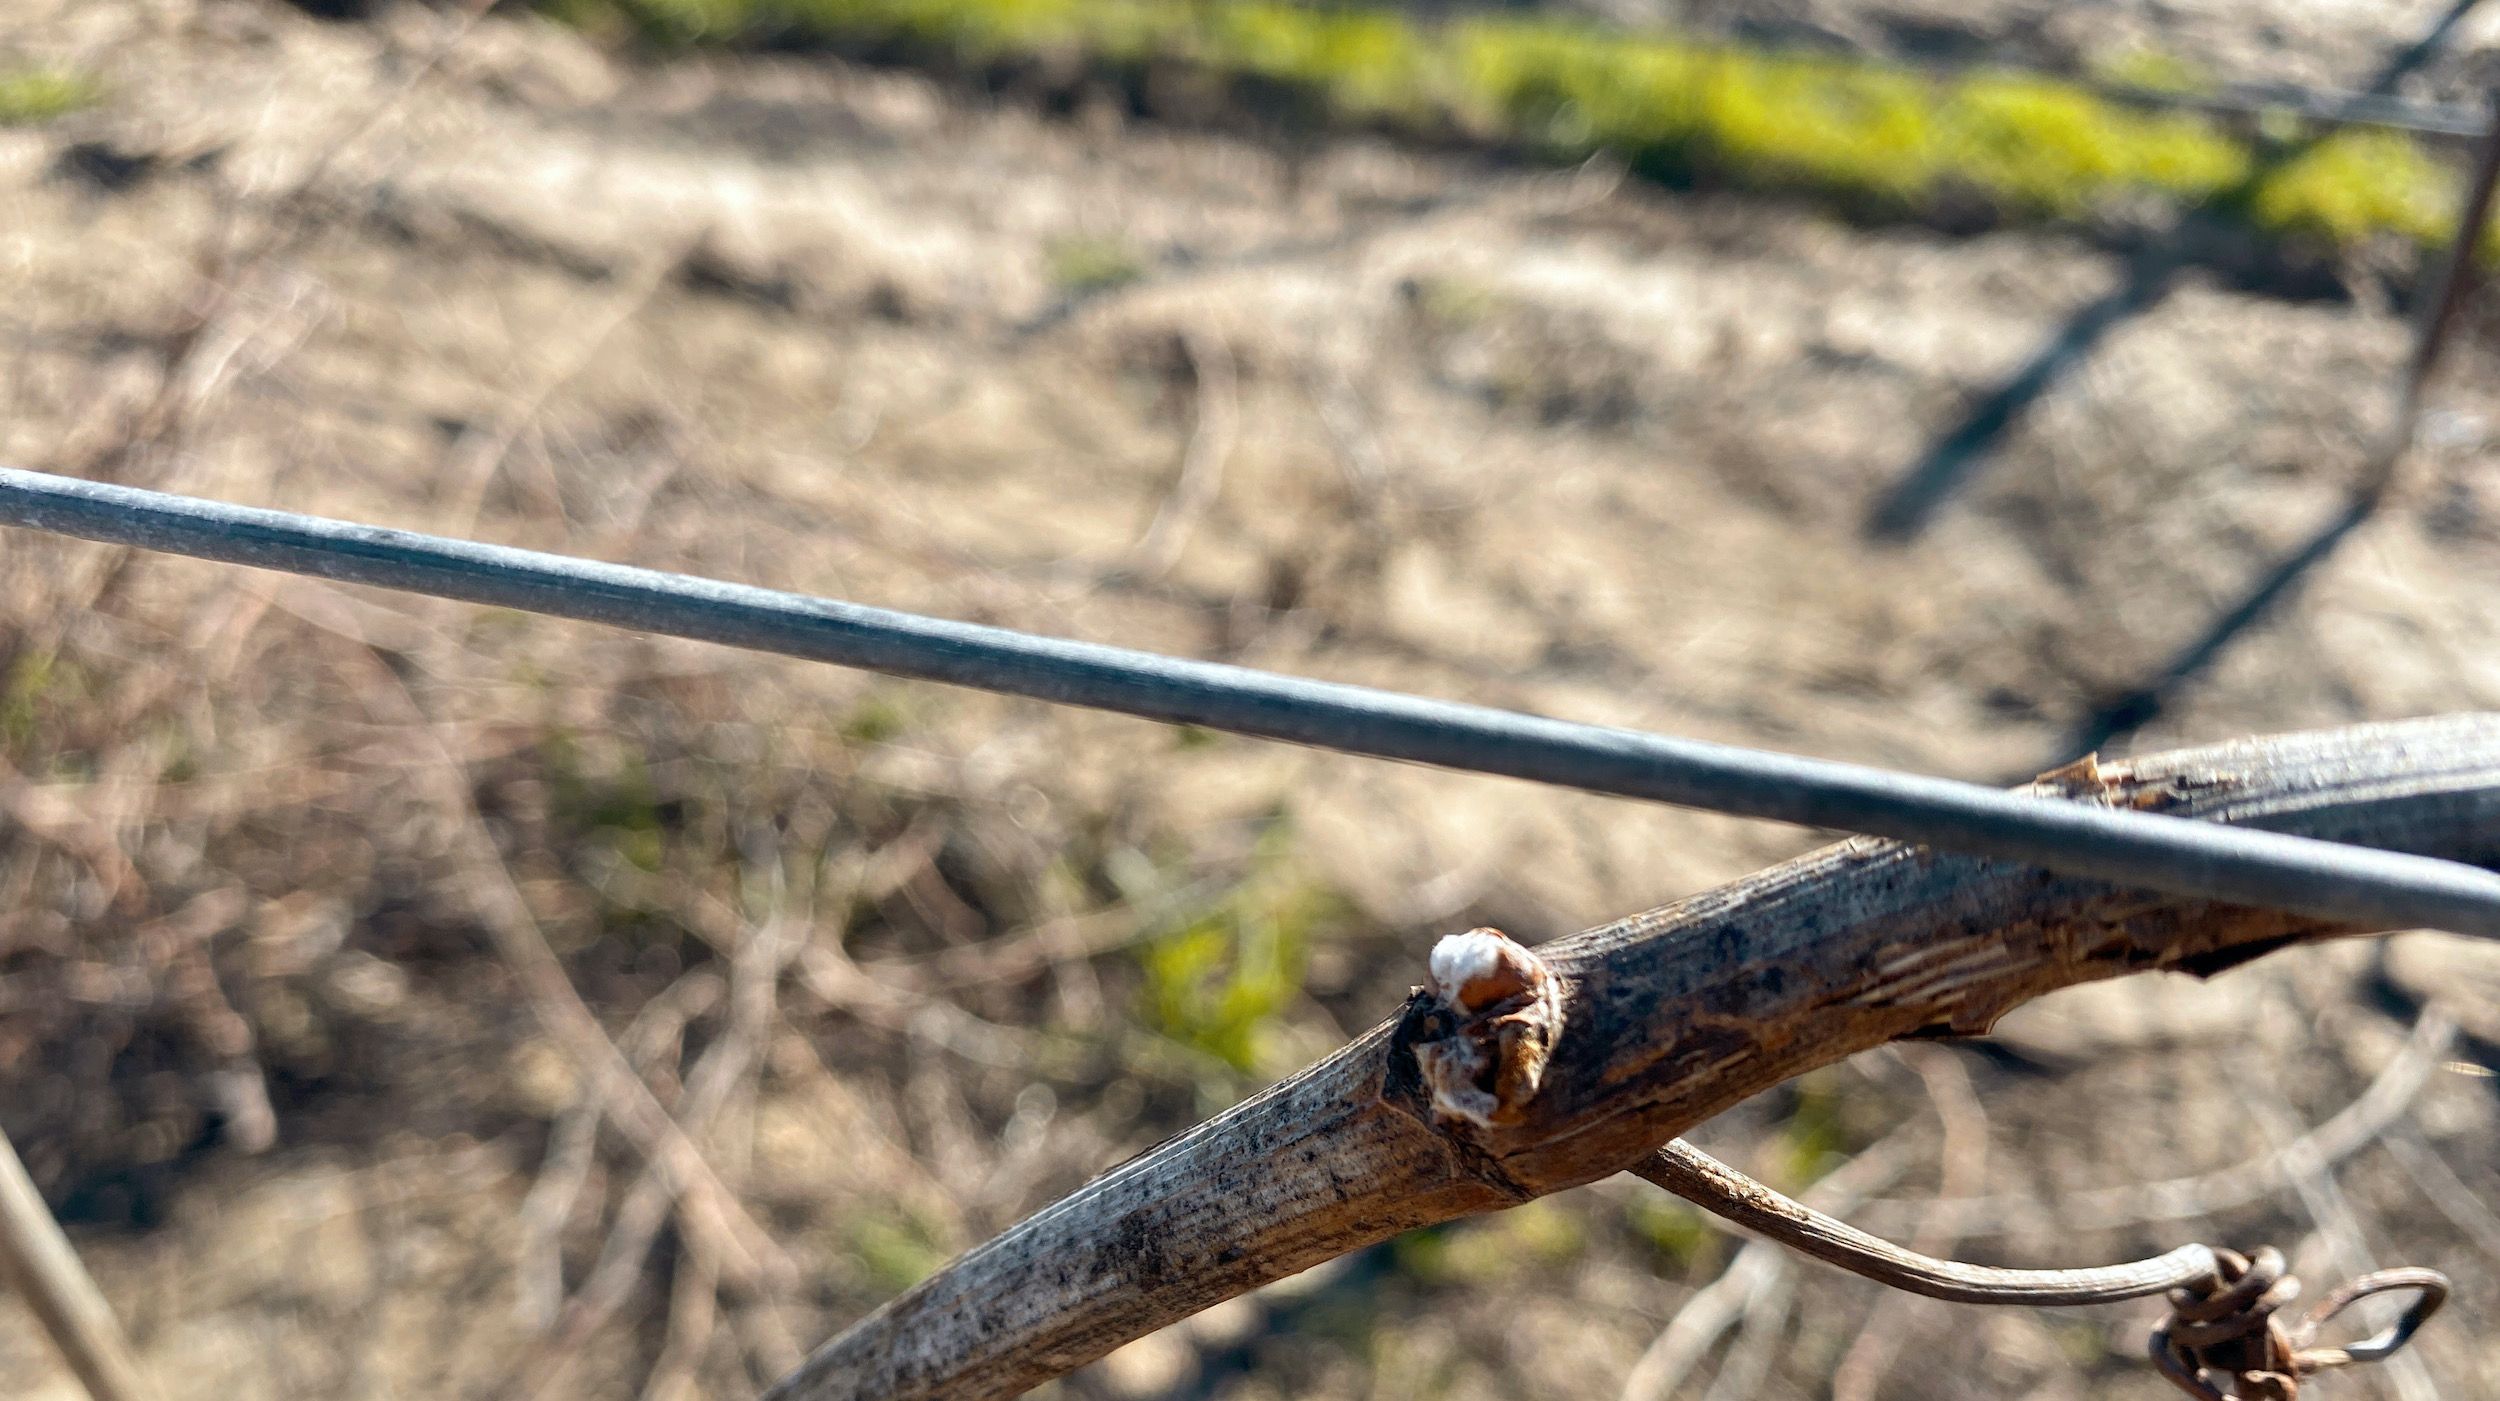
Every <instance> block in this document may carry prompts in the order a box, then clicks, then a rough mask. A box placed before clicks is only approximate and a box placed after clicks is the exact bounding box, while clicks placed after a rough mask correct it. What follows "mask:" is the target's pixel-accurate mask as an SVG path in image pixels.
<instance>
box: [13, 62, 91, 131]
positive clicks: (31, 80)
mask: <svg viewBox="0 0 2500 1401" xmlns="http://www.w3.org/2000/svg"><path fill="white" fill-rule="evenodd" d="M95 99H96V87H95V84H94V83H93V82H91V81H89V80H88V79H86V78H82V77H79V76H77V75H76V74H72V73H62V72H57V71H55V70H53V69H49V68H20V69H0V126H29V125H32V124H33V123H36V122H45V121H50V120H51V119H52V118H54V117H57V116H60V115H62V114H63V113H65V112H75V111H77V110H78V109H79V108H81V107H84V106H86V105H88V104H89V103H91V102H93V101H95Z"/></svg>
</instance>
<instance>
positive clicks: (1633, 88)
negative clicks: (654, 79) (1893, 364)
mask: <svg viewBox="0 0 2500 1401" xmlns="http://www.w3.org/2000/svg"><path fill="white" fill-rule="evenodd" d="M548 3H549V5H550V7H551V8H554V9H556V10H558V11H559V12H560V13H569V14H571V15H572V16H574V17H575V18H595V17H597V16H599V15H601V14H603V13H604V14H606V15H612V16H614V15H621V16H623V17H624V18H625V19H627V20H629V21H630V22H632V23H633V24H634V25H636V26H637V27H638V28H639V29H640V30H641V31H642V32H643V33H645V34H647V35H650V36H652V37H656V38H659V39H662V40H664V41H666V42H670V43H700V44H712V43H739V42H766V41H769V42H776V43H790V42H800V43H810V42H812V43H821V44H826V45H830V46H834V47H836V48H848V49H851V50H853V51H869V52H875V53H879V54H883V55H894V56H902V57H906V58H913V57H917V58H921V59H926V60H930V61H936V62H948V63H954V64H957V65H970V66H976V67H977V66H983V65H997V64H1016V63H1030V62H1042V63H1050V64H1055V65H1060V66H1069V65H1090V66H1092V67H1094V68H1096V69H1098V70H1104V71H1108V72H1112V73H1115V74H1117V73H1131V74H1135V73H1142V72H1143V71H1145V69H1146V68H1148V67H1150V66H1153V65H1157V64H1177V65H1182V66H1185V67H1187V68H1189V69H1192V70H1194V71H1197V72H1200V73H1204V74H1209V75H1213V76H1215V77H1217V78H1221V79H1228V80H1258V81H1260V82H1261V83H1263V84H1264V85H1266V86H1267V87H1268V88H1269V89H1270V91H1271V92H1272V91H1274V90H1276V89H1282V90H1285V91H1287V92H1291V93H1294V94H1298V95H1299V99H1300V100H1301V101H1302V103H1303V105H1305V106H1306V107H1308V108H1310V109H1312V110H1313V111H1314V112H1315V113H1316V114H1317V115H1319V116H1321V117H1324V118H1328V119H1334V120H1341V121H1345V122H1349V123H1356V124H1363V125H1368V126H1373V127H1379V128H1386V129H1389V130H1397V131H1405V132H1409V133H1417V134H1428V135H1433V136H1450V135H1459V136H1464V137H1467V138H1470V139H1476V140H1484V141H1490V142H1496V143H1500V144H1503V145H1507V146H1511V147H1514V148H1525V149H1529V150H1533V151H1536V152H1539V153H1542V154H1545V155H1548V156H1551V157H1553V158H1556V159H1560V160H1574V159H1579V158H1582V157H1585V156H1588V155H1592V154H1595V153H1597V152H1601V151H1605V152H1612V153H1614V154H1615V155H1617V156H1619V157H1620V158H1622V159H1624V160H1625V161H1627V162H1628V163H1630V164H1631V165H1632V167H1633V168H1634V169H1636V170H1639V171H1641V172H1643V173H1645V174H1649V175H1652V176H1655V177H1658V178H1661V179H1665V180H1668V181H1673V182H1682V181H1701V182H1706V183H1710V184H1715V185H1723V186H1734V187H1738V188H1746V189H1757V190H1764V191H1778V192H1803V193H1812V194H1817V195H1822V196H1827V197H1832V198H1835V199H1837V200H1839V201H1840V202H1842V203H1843V204H1844V205H1845V206H1846V207H1848V208H1850V209H1851V210H1853V211H1854V212H1858V213H1861V214H1867V215H1876V216H1882V215H1901V216H1913V217H1915V216H1919V215H1933V214H1935V213H1937V212H1938V211H1944V210H1951V209H1955V208H1964V209H1968V208H1973V207H1976V208H1978V209H1981V210H1985V211H1986V212H1988V213H1990V214H1993V215H1995V216H1997V217H2001V218H2020V219H2035V220H2053V221H2075V220H2088V219H2092V218H2094V217H2096V216H2104V215H2108V214H2111V213H2113V212H2117V211H2123V210H2128V209H2134V208H2140V207H2141V205H2142V203H2143V201H2144V200H2145V199H2146V198H2147V197H2152V198H2158V199H2162V200H2167V201H2169V202H2171V203H2172V204H2174V205H2177V206H2199V207H2204V208H2207V209H2211V210H2215V211H2217V212H2221V213H2224V214H2226V215H2230V216H2234V217H2238V218H2242V219H2244V220H2246V221H2247V222H2248V223H2250V224H2252V225H2254V226H2255V227H2257V228H2258V229H2260V230H2263V231H2265V232H2267V233H2269V234H2272V235H2276V236H2297V237H2301V238H2306V239H2309V240H2314V241H2319V242H2323V243H2326V244H2330V245H2333V246H2335V247H2337V248H2349V247H2351V246H2353V245H2355V244H2358V243H2361V242H2363V241H2365V240H2369V239H2372V238H2378V237H2385V236H2391V235H2392V236H2394V237H2398V238H2402V239H2406V240H2410V241H2412V242H2415V243H2420V244H2436V243H2441V242H2444V241H2445V239H2446V237H2447V235H2448V232H2449V230H2450V229H2451V228H2452V227H2453V222H2454V219H2455V209H2456V201H2457V197H2458V196H2457V191H2456V188H2455V187H2456V185H2457V183H2458V182H2457V178H2456V177H2455V175H2454V174H2453V173H2452V172H2451V171H2450V170H2449V169H2447V168H2446V167H2445V166H2443V164H2442V163H2441V162H2440V161H2438V160H2436V159H2434V158H2433V157H2432V156H2431V155H2430V154H2429V153H2428V152H2426V151H2425V150H2424V149H2423V147H2422V146H2421V145H2420V144H2418V143H2417V142H2415V141H2414V140H2412V139H2410V138H2408V137H2405V136H2401V135H2395V134H2390V133H2385V132H2378V131H2363V130H2350V131H2342V132H2336V133H2333V134H2328V135H2325V136H2323V137H2320V138H2318V139H2316V140H2315V141H2312V142H2305V143H2301V144H2296V145H2294V146H2292V147H2290V148H2289V149H2290V152H2291V153H2290V154H2288V155H2284V156H2276V157H2271V158H2268V157H2261V155H2260V153H2259V152H2258V151H2257V150H2256V149H2254V148H2253V147H2252V146H2251V144H2250V143H2249V142H2248V141H2246V140H2243V139H2241V138H2240V137H2238V136H2235V135H2234V134H2232V133H2231V132H2230V131H2228V130H2226V129H2225V128H2224V127H2223V126H2222V125H2220V124H2219V123H2217V122H2215V121H2213V120H2210V119H2208V118H2206V117H2202V116H2197V115H2186V114H2168V113H2161V112H2152V111H2146V110H2143V109H2141V108H2138V107H2133V106H2129V105H2126V104H2121V103H2118V102H2114V101H2110V100H2107V99H2104V98H2101V97H2099V96H2096V95H2095V94H2093V93H2092V92H2091V91H2089V90H2088V89H2086V88H2084V87H2081V86H2078V85H2076V84H2073V83H2068V82H2062V81H2059V80H2056V79H2052V78H2046V77H2039V76H2031V75H2024V74H2018V73H2010V72H1983V73H1976V74H1969V75H1964V76H1958V77H1936V76H1932V75H1927V74H1921V73H1915V72H1911V71H1907V70H1903V69H1900V68H1894V67H1887V66H1883V65H1880V64H1876V63H1871V62H1861V61H1852V60H1846V59H1838V58H1823V57H1807V56H1795V55H1786V54H1774V53H1762V52H1749V51H1746V50H1742V49H1734V48H1727V47H1719V46H1713V45H1705V44H1700V43H1694V42H1687V41H1680V40H1677V39H1674V38H1667V37H1653V36H1635V35H1630V34H1625V33H1620V32H1612V31H1607V30H1602V29H1598V28H1595V27H1592V26H1588V25H1583V24H1576V23H1572V22H1566V21H1560V20H1554V19H1536V18H1508V17H1484V18H1476V19H1468V20H1463V21H1458V22H1452V23H1446V24H1444V23H1427V22H1422V21H1418V20H1415V19H1413V18H1410V17H1408V16H1406V15H1403V14H1399V13H1395V12H1391V11H1386V10H1373V9H1363V8H1352V7H1317V6H1306V5H1297V4H1287V3H1275V2H1274V0H1159V3H1158V2H1152V0H548Z"/></svg>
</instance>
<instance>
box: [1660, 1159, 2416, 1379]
mask: <svg viewBox="0 0 2500 1401" xmlns="http://www.w3.org/2000/svg"><path fill="white" fill-rule="evenodd" d="M1631 1171H1632V1173H1633V1174H1634V1175H1635V1176H1638V1177H1641V1178H1643V1179H1645V1180H1647V1181H1649V1182H1652V1183H1654V1184H1656V1185H1658V1186H1660V1187H1664V1188H1665V1189H1667V1190H1668V1191H1670V1192H1673V1193H1674V1194H1676V1195H1677V1196H1679V1197H1682V1198H1683V1199H1684V1200H1686V1201H1688V1202H1691V1203H1692V1204H1693V1205H1695V1206H1698V1207H1700V1208H1701V1209H1702V1210H1704V1211H1708V1212H1711V1213H1713V1214H1715V1215H1717V1216H1721V1217H1724V1218H1726V1219H1727V1220H1729V1221H1733V1222H1735V1223H1736V1224H1737V1225H1739V1226H1743V1227H1745V1228H1746V1229H1748V1230H1751V1231H1754V1232H1756V1233H1758V1234H1760V1235H1762V1236H1765V1237H1767V1238H1769V1239H1771V1240H1773V1241H1776V1242H1778V1243H1779V1244H1781V1245H1784V1246H1787V1247H1788V1248H1790V1249H1792V1250H1796V1251H1798V1252H1800V1253H1802V1254H1806V1255H1811V1256H1813V1257H1814V1258H1816V1259H1818V1260H1822V1261H1825V1262H1827V1263H1829V1264H1833V1265H1838V1266H1839V1267H1840V1268H1842V1269H1844V1270H1847V1271H1849V1272H1850V1273H1852V1274H1856V1275H1861V1276H1864V1277H1865V1278H1867V1279H1871V1280H1874V1281H1875V1282H1877V1283H1878V1284H1884V1285H1889V1286H1891V1287H1892V1288H1895V1289H1901V1290H1906V1291H1908V1292H1910V1293H1913V1294H1923V1295H1925V1296H1927V1297H1928V1298H1931V1299H1947V1300H1951V1301H1954V1302H1956V1303H1965V1304H2031V1305H2035V1306H2037V1305H2057V1304H2107V1303H2115V1302H2118V1301H2120V1300H2123V1299H2140V1298H2144V1297H2146V1296H2148V1295H2153V1294H2163V1293H2166V1294H2167V1296H2168V1299H2169V1303H2170V1313H2169V1315H2168V1316H2167V1317H2166V1318H2164V1319H2163V1320H2162V1322H2161V1323H2160V1325H2159V1326H2157V1327H2156V1328H2154V1330H2153V1337H2152V1354H2153V1363H2154V1365H2155V1366H2157V1367H2159V1368H2160V1369H2161V1374H2162V1375H2163V1376H2165V1377H2167V1378H2169V1379H2170V1381H2171V1383H2172V1384H2173V1385H2175V1386H2177V1387H2178V1388H2179V1389H2180V1390H2181V1391H2184V1392H2186V1393H2187V1394H2188V1395H2190V1396H2193V1397H2196V1398H2198V1401H2295V1398H2297V1397H2298V1396H2299V1394H2300V1384H2301V1382H2302V1381H2303V1380H2304V1379H2306V1378H2308V1377H2310V1376H2314V1375H2315V1374H2317V1373H2319V1372H2325V1371H2330V1370H2332V1369H2334V1368H2337V1367H2345V1366H2350V1365H2351V1364H2353V1363H2355V1362H2376V1361H2378V1360H2380V1359H2381V1358H2384V1357H2387V1356H2388V1355H2390V1354H2392V1353H2394V1352H2395V1351H2396V1350H2397V1349H2398V1348H2401V1347H2403V1346H2404V1345H2405V1343H2406V1342H2407V1340H2409V1339H2411V1338H2412V1336H2413V1334H2414V1332H2415V1330H2417V1329H2419V1328H2420V1327H2421V1326H2422V1325H2423V1323H2425V1322H2427V1321H2428V1320H2429V1319H2430V1316H2431V1315H2432V1314H2435V1313H2437V1312H2439V1307H2440V1305H2442V1304H2445V1303H2446V1302H2448V1277H2447V1276H2446V1275H2443V1274H2441V1273H2440V1272H2439V1271H2437V1270H2428V1269H2419V1268H2413V1267H2406V1268H2402V1269H2392V1270H2373V1271H2371V1272H2370V1273H2368V1274H2365V1275H2361V1276H2359V1277H2357V1278H2355V1279H2353V1280H2350V1281H2348V1282H2347V1283H2345V1284H2343V1285H2341V1286H2339V1287H2337V1288H2336V1289H2334V1290H2332V1291H2330V1292H2329V1293H2328V1294H2327V1295H2326V1297H2324V1298H2322V1299H2320V1300H2319V1301H2318V1302H2317V1304H2316V1305H2315V1306H2314V1307H2312V1308H2311V1309H2310V1310H2309V1312H2308V1313H2306V1314H2303V1315H2301V1317H2300V1318H2299V1319H2298V1320H2297V1321H2296V1322H2291V1323H2286V1322H2285V1321H2284V1320H2283V1318H2282V1316H2281V1314H2282V1310H2283V1308H2284V1306H2285V1305H2287V1304H2289V1303H2291V1302H2292V1300H2294V1299H2296V1298H2298V1297H2299V1296H2300V1281H2299V1280H2297V1279H2295V1278H2293V1277H2292V1275H2291V1274H2290V1273H2289V1272H2288V1270H2287V1269H2286V1267H2285V1265H2284V1263H2283V1252H2281V1251H2279V1250H2277V1249H2275V1248H2274V1247H2273V1246H2266V1247H2264V1248H2262V1249H2260V1250H2258V1251H2257V1252H2256V1254H2255V1255H2253V1256H2250V1255H2242V1254H2240V1253H2239V1252H2238V1251H2236V1250H2223V1249H2219V1248H2215V1247H2209V1246H2203V1245H2185V1246H2181V1247H2179V1248H2178V1249H2177V1250H2173V1251H2171V1252H2169V1253H2168V1254H2166V1255H2158V1256H2154V1257H2153V1258H2151V1259H2148V1260H2137V1261H2133V1262H2130V1263H2128V1264H2123V1265H2101V1266H2096V1267H2093V1268H2090V1269H2080V1270H2011V1269H2001V1268H1998V1267H1996V1266H1992V1265H1972V1264H1965V1263H1963V1262H1962V1261H1959V1260H1939V1259H1937V1258H1935V1257H1934V1256H1931V1255H1922V1254H1919V1253H1918V1252H1916V1251H1913V1250H1906V1249H1904V1248H1902V1247H1901V1246H1898V1245H1895V1244H1893V1243H1892V1242H1890V1241H1887V1240H1884V1239H1882V1238H1880V1237H1877V1236H1871V1235H1868V1234H1867V1233H1866V1232H1864V1231H1861V1230H1859V1229H1857V1228H1856V1227H1854V1226H1852V1225H1850V1224H1849V1223H1847V1222H1845V1221H1841V1220H1838V1219H1836V1218H1834V1217H1831V1216H1827V1215H1825V1214H1824V1213H1822V1212H1820V1211H1817V1210H1815V1209H1814V1208H1813V1207H1810V1206H1807V1205H1805V1204H1804V1203H1802V1202H1799V1201H1796V1200H1795V1199H1793V1198H1790V1197H1787V1196H1784V1195H1782V1194H1781V1193H1779V1192H1776V1191H1774V1190H1772V1189H1771V1188H1769V1187H1766V1186H1764V1185H1763V1184H1761V1183H1759V1182H1756V1181H1755V1180H1753V1179H1752V1178H1750V1177H1748V1176H1746V1175H1745V1174H1743V1173H1741V1172H1738V1171H1737V1170H1736V1169H1734V1168H1732V1167H1729V1166H1728V1165H1726V1164H1725V1163H1722V1162H1720V1161H1719V1160H1718V1159H1716V1158H1713V1157H1711V1156H1710V1155H1708V1154H1707V1153H1704V1152H1702V1151H1701V1150H1700V1149H1697V1148H1695V1147H1693V1146H1692V1145H1691V1144H1689V1143H1686V1142H1685V1141H1684V1140H1682V1139H1680V1138H1679V1139H1676V1140H1673V1141H1671V1142H1669V1143H1668V1144H1666V1145H1665V1146H1664V1147H1662V1148H1660V1149H1659V1150H1658V1151H1657V1152H1656V1153H1654V1154H1652V1155H1651V1156H1650V1157H1648V1158H1645V1159H1643V1160H1642V1161H1641V1162H1639V1163H1637V1164H1635V1165H1634V1166H1633V1167H1632V1169H1631ZM2404 1291H2411V1292H2412V1294H2413V1295H2414V1299H2413V1303H2412V1304H2411V1305H2410V1306H2409V1307H2407V1308H2406V1309H2405V1311H2404V1313H2403V1314H2402V1315H2400V1316H2399V1317H2398V1318H2397V1319H2396V1321H2395V1322H2394V1323H2392V1324H2390V1325H2388V1327H2387V1328H2386V1329H2385V1330H2383V1331H2381V1332H2380V1333H2378V1334H2376V1335H2375V1336H2373V1337H2371V1338H2368V1339H2366V1340H2364V1341H2362V1342H2357V1343H2346V1344H2343V1345H2341V1346H2330V1347H2319V1346H2316V1345H2315V1344H2316V1342H2317V1336H2318V1331H2319V1330H2320V1329H2322V1328H2324V1327H2325V1326H2326V1325H2327V1324H2328V1323H2329V1322H2332V1321H2333V1320H2334V1319H2335V1317H2336V1316H2337V1315H2339V1314H2341V1313H2343V1312H2344V1310H2346V1309H2348V1308H2350V1307H2352V1306H2353V1305H2354V1304H2356V1303H2359V1302H2360V1301H2361V1300H2363V1299H2367V1298H2370V1297H2371V1296H2373V1295H2378V1294H2393V1293H2399V1292H2404ZM2217 1377H2218V1378H2220V1379H2222V1384H2217V1382H2216V1381H2215V1380H2214V1378H2217ZM2226 1385H2227V1388H2228V1389H2225V1386H2226Z"/></svg>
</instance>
